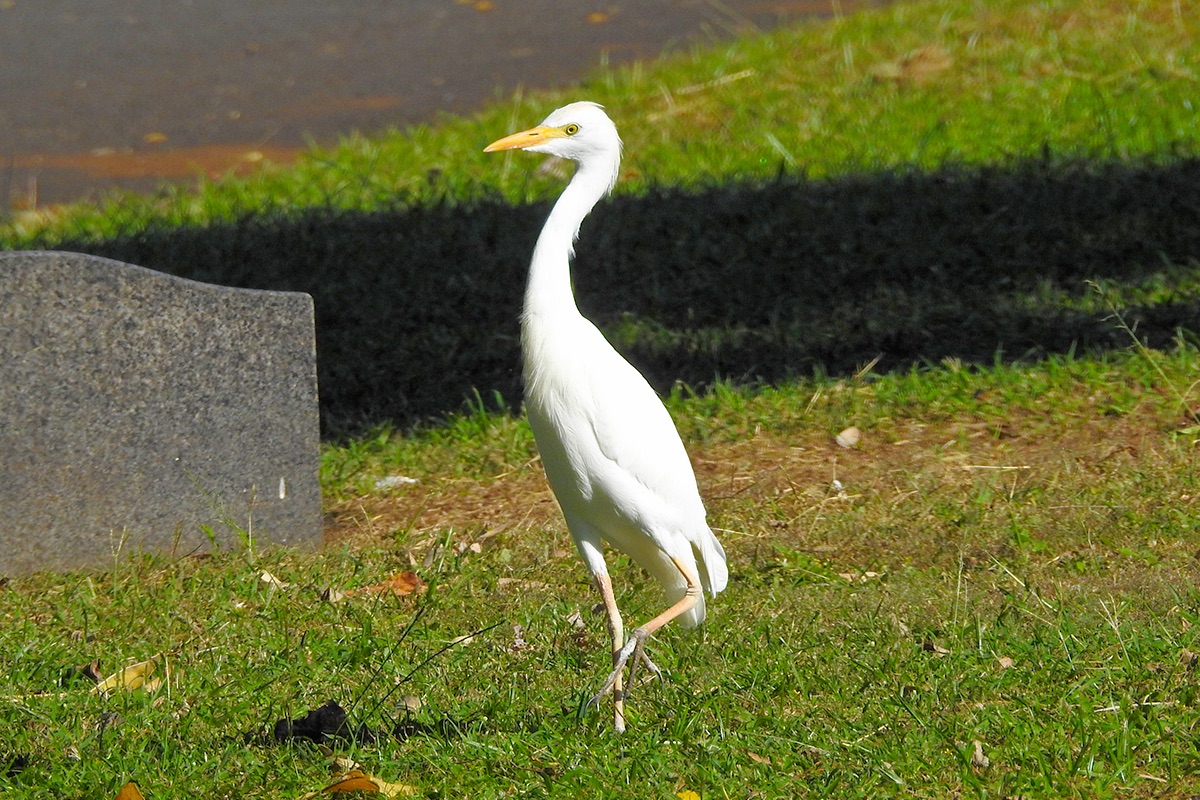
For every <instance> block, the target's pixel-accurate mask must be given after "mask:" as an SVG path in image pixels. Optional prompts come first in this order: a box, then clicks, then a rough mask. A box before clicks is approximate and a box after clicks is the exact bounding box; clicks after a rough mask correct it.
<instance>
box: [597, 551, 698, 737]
mask: <svg viewBox="0 0 1200 800" xmlns="http://www.w3.org/2000/svg"><path fill="white" fill-rule="evenodd" d="M671 563H672V564H674V565H675V568H676V569H678V570H679V574H680V575H682V576H683V579H684V581H686V582H687V590H686V591H685V592H684V595H683V597H682V598H680V600H679V602H677V603H675V604H674V605H673V606H671V607H670V608H668V609H667V610H666V611H664V612H662V613H661V614H659V615H658V616H657V617H655V618H654V619H652V620H650V621H649V622H647V623H645V624H643V625H641V626H639V627H637V628H635V629H634V630H633V633H631V634H630V635H629V641H627V642H625V646H624V647H622V648H621V649H620V651H619V652H614V653H613V671H612V673H611V674H609V676H608V680H606V681H605V682H604V685H603V686H601V687H600V691H598V692H596V696H595V697H593V698H592V702H593V703H596V704H599V702H600V698H602V697H604V695H606V694H608V692H609V691H614V692H619V693H620V698H621V699H622V700H624V699H625V698H626V697H627V696H628V690H626V691H621V678H622V673H623V672H624V671H625V665H626V664H627V663H628V662H629V659H630V658H632V659H633V663H632V664H630V667H629V685H630V686H632V685H633V673H634V670H635V669H636V668H637V665H638V663H639V662H640V663H643V664H645V665H646V668H647V669H649V670H650V671H652V672H654V673H656V674H658V673H661V670H660V669H659V668H658V667H656V666H655V665H654V662H653V661H651V660H650V657H649V656H647V655H646V640H647V639H649V638H650V637H651V636H652V635H653V634H654V632H655V631H657V630H658V629H659V628H661V627H662V626H663V625H666V624H667V623H668V622H670V621H671V620H673V619H675V618H676V617H678V616H679V615H680V614H683V613H685V612H687V611H689V610H690V609H691V608H692V607H693V606H695V605H696V603H697V602H699V600H700V592H701V589H700V581H699V579H697V578H696V576H695V575H692V574H691V573H690V572H688V570H687V569H686V568H685V567H684V566H683V565H682V564H680V563H679V562H678V561H677V560H675V559H674V558H672V559H671ZM611 590H612V589H611V586H610V587H609V591H611ZM614 608H615V604H614ZM614 646H615V645H614ZM622 729H623V727H622Z"/></svg>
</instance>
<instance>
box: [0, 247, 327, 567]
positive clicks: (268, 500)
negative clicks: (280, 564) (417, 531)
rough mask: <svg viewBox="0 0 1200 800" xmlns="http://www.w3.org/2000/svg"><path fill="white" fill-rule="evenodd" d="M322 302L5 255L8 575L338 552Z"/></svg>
mask: <svg viewBox="0 0 1200 800" xmlns="http://www.w3.org/2000/svg"><path fill="white" fill-rule="evenodd" d="M314 347H315V344H314V323H313V306H312V298H310V297H309V296H308V295H306V294H298V293H291V292H269V291H255V290H248V289H232V288H228V287H223V286H213V285H209V284H204V283H197V282H195V281H190V280H184V279H182V278H177V277H173V276H170V275H166V274H163V273H160V272H155V271H153V270H149V269H144V268H142V267H136V266H132V265H129V264H122V263H119V262H116V261H111V260H108V259H104V258H97V257H95V256H88V255H80V254H77V253H60V252H12V253H0V575H15V574H24V573H29V572H34V571H40V570H63V569H74V568H81V567H97V566H105V565H111V564H113V563H114V558H122V557H127V556H128V555H129V554H131V553H137V552H157V553H162V554H166V555H168V556H183V555H187V554H189V553H192V552H197V551H199V552H208V550H209V549H210V548H211V547H212V546H213V544H214V543H215V544H216V545H218V546H221V547H226V546H230V545H233V546H239V545H246V544H251V545H252V546H255V547H257V546H258V545H259V544H261V543H263V542H267V541H269V542H272V543H279V544H288V545H316V544H318V543H319V542H320V538H321V497H320V485H319V483H318V463H319V437H320V432H319V418H318V410H317V378H316V357H315V353H314Z"/></svg>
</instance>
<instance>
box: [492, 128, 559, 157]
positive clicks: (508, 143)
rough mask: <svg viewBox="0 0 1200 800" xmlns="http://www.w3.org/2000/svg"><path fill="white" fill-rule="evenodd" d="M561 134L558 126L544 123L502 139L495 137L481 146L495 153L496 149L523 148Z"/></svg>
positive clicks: (555, 137) (556, 137)
mask: <svg viewBox="0 0 1200 800" xmlns="http://www.w3.org/2000/svg"><path fill="white" fill-rule="evenodd" d="M562 135H563V132H562V131H561V130H560V129H558V128H548V127H546V126H545V125H538V126H537V127H536V128H530V129H529V130H527V131H521V132H520V133H514V134H512V135H510V136H505V137H504V138H503V139H497V140H496V141H494V142H492V143H491V144H489V145H488V146H487V147H485V148H483V152H485V153H495V152H497V151H498V150H524V149H525V148H526V147H533V146H534V145H535V144H541V143H542V142H544V141H546V140H547V139H558V138H560V137H561V136H562Z"/></svg>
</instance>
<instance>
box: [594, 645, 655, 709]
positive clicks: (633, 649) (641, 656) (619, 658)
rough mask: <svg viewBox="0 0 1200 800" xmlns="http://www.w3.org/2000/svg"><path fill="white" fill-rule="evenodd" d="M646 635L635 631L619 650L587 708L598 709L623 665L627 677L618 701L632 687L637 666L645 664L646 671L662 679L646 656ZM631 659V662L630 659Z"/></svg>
mask: <svg viewBox="0 0 1200 800" xmlns="http://www.w3.org/2000/svg"><path fill="white" fill-rule="evenodd" d="M647 638H648V634H647V633H646V632H645V631H643V630H642V629H641V628H638V629H637V630H635V631H634V632H633V633H632V634H631V635H630V637H629V640H628V641H627V642H625V646H624V647H622V648H621V649H620V651H619V652H618V653H617V655H616V657H615V658H613V671H612V672H610V673H609V675H608V679H607V680H606V681H604V685H603V686H601V687H600V691H598V692H596V694H595V695H594V696H593V697H592V699H591V700H589V701H588V706H597V707H599V705H600V701H601V700H602V699H604V695H606V694H608V693H609V692H611V691H612V690H613V687H614V686H616V685H617V680H618V679H619V678H620V677H621V673H622V672H623V671H624V669H625V665H626V664H628V665H629V676H628V680H627V681H626V683H625V688H624V689H623V690H622V691H621V694H620V696H619V697H618V698H617V699H618V700H624V699H625V698H626V697H628V695H629V690H630V689H631V688H632V686H633V676H634V674H635V673H636V672H637V666H638V664H639V663H640V664H645V666H646V669H648V670H650V671H651V672H653V673H654V674H655V675H656V676H658V677H659V678H661V677H662V670H661V669H659V668H658V665H656V664H655V663H654V662H653V661H651V660H650V656H648V655H646V639H647ZM631 658H632V659H633V660H632V662H631V661H630V659H631Z"/></svg>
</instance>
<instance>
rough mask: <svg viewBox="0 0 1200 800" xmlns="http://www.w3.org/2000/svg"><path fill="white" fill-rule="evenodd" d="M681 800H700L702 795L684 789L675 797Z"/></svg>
mask: <svg viewBox="0 0 1200 800" xmlns="http://www.w3.org/2000/svg"><path fill="white" fill-rule="evenodd" d="M675 796H676V797H678V798H679V800H700V795H698V794H696V793H695V792H693V791H692V790H691V789H684V790H683V791H682V792H678V793H676V795H675Z"/></svg>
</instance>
